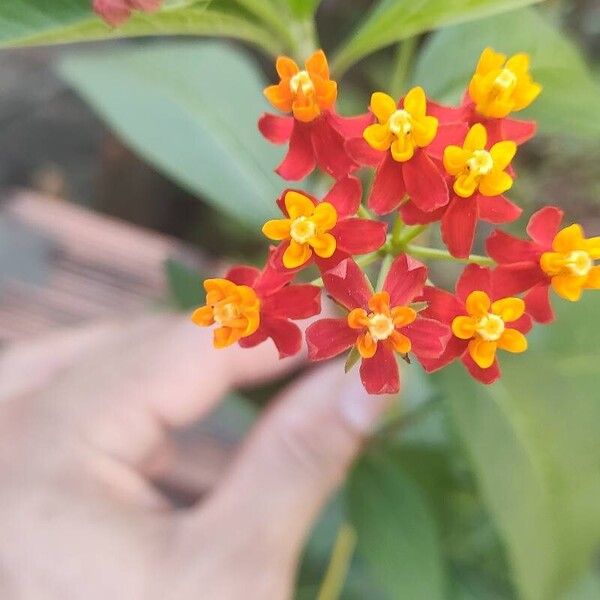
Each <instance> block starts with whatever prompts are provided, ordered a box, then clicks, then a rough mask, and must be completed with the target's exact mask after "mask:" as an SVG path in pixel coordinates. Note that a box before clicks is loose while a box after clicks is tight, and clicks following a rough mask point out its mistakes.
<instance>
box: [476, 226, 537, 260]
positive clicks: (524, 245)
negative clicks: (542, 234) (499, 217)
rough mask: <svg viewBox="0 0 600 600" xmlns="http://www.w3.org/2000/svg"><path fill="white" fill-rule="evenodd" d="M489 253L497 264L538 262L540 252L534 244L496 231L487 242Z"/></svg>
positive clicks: (486, 246)
mask: <svg viewBox="0 0 600 600" xmlns="http://www.w3.org/2000/svg"><path fill="white" fill-rule="evenodd" d="M485 248H486V251H487V253H488V254H489V255H490V256H491V257H492V258H493V259H494V260H495V261H496V262H497V263H501V264H504V263H515V262H524V261H533V262H537V261H538V259H539V257H540V251H539V250H538V249H537V248H536V246H535V245H534V244H532V243H531V242H528V241H526V240H520V239H519V238H516V237H513V236H512V235H509V234H508V233H505V232H504V231H500V230H498V229H497V230H496V231H494V232H493V233H492V234H491V235H490V237H489V238H488V239H487V240H486V242H485Z"/></svg>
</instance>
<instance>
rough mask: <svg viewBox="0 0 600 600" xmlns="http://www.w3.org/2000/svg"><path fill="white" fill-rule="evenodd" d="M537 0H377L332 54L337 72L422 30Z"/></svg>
mask: <svg viewBox="0 0 600 600" xmlns="http://www.w3.org/2000/svg"><path fill="white" fill-rule="evenodd" d="M536 1H539V0H452V1H449V0H380V1H379V2H378V3H376V4H375V6H374V8H373V9H372V10H371V12H370V13H369V14H368V16H367V17H366V19H364V20H363V22H362V23H361V25H360V26H359V28H358V30H357V31H356V33H355V34H354V35H352V36H351V37H350V38H349V39H348V40H347V41H346V42H345V44H344V45H343V46H342V48H341V49H340V50H339V52H338V53H337V54H336V56H335V58H334V61H333V68H334V72H335V73H336V75H337V76H339V75H340V74H341V73H343V72H344V71H346V69H348V68H349V67H351V66H352V65H353V64H355V63H356V62H358V61H359V60H360V59H362V58H364V57H365V56H367V55H369V54H371V53H372V52H375V51H376V50H379V49H381V48H384V47H385V46H389V45H390V44H394V43H395V42H399V41H401V40H404V39H406V38H409V37H412V36H414V35H418V34H419V33H423V32H425V31H429V30H431V29H435V28H436V27H441V26H443V25H448V24H450V23H460V22H462V21H472V20H474V19H479V18H481V17H485V16H488V15H493V14H496V13H499V12H503V11H506V10H511V9H514V8H519V7H521V6H526V5H527V4H533V3H534V2H536Z"/></svg>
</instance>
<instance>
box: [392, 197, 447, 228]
mask: <svg viewBox="0 0 600 600" xmlns="http://www.w3.org/2000/svg"><path fill="white" fill-rule="evenodd" d="M398 210H399V211H400V215H401V216H402V220H403V221H404V222H405V223H406V224H407V225H426V224H428V223H434V222H435V221H439V220H440V219H441V218H442V217H443V216H444V213H445V212H446V207H445V206H442V208H438V209H436V210H432V211H430V212H425V211H423V210H419V209H418V208H417V207H416V206H415V205H414V204H413V203H412V202H411V201H410V200H408V201H407V202H404V203H403V204H401V205H400V207H399V208H398Z"/></svg>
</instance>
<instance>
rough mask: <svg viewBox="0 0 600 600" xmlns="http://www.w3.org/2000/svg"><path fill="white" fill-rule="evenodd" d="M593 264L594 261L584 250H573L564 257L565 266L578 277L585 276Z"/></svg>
mask: <svg viewBox="0 0 600 600" xmlns="http://www.w3.org/2000/svg"><path fill="white" fill-rule="evenodd" d="M593 266H594V261H593V260H592V257H591V256H590V255H589V254H588V253H587V252H586V251H585V250H573V251H572V252H569V254H567V256H566V257H565V267H567V269H569V271H570V272H571V273H572V274H573V275H577V276H578V277H585V276H586V275H587V274H588V273H589V272H590V271H591V270H592V267H593Z"/></svg>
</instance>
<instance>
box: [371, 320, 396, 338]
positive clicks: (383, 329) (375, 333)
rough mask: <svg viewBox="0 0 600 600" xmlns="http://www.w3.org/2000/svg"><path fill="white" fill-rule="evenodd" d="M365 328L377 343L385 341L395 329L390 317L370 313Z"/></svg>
mask: <svg viewBox="0 0 600 600" xmlns="http://www.w3.org/2000/svg"><path fill="white" fill-rule="evenodd" d="M367 327H368V329H369V333H370V334H371V336H372V337H373V339H374V340H377V341H381V340H387V339H388V338H389V337H390V335H392V333H393V331H394V329H395V327H394V321H393V320H392V318H391V316H388V315H384V314H381V313H371V314H370V315H369V317H368V325H367Z"/></svg>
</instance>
